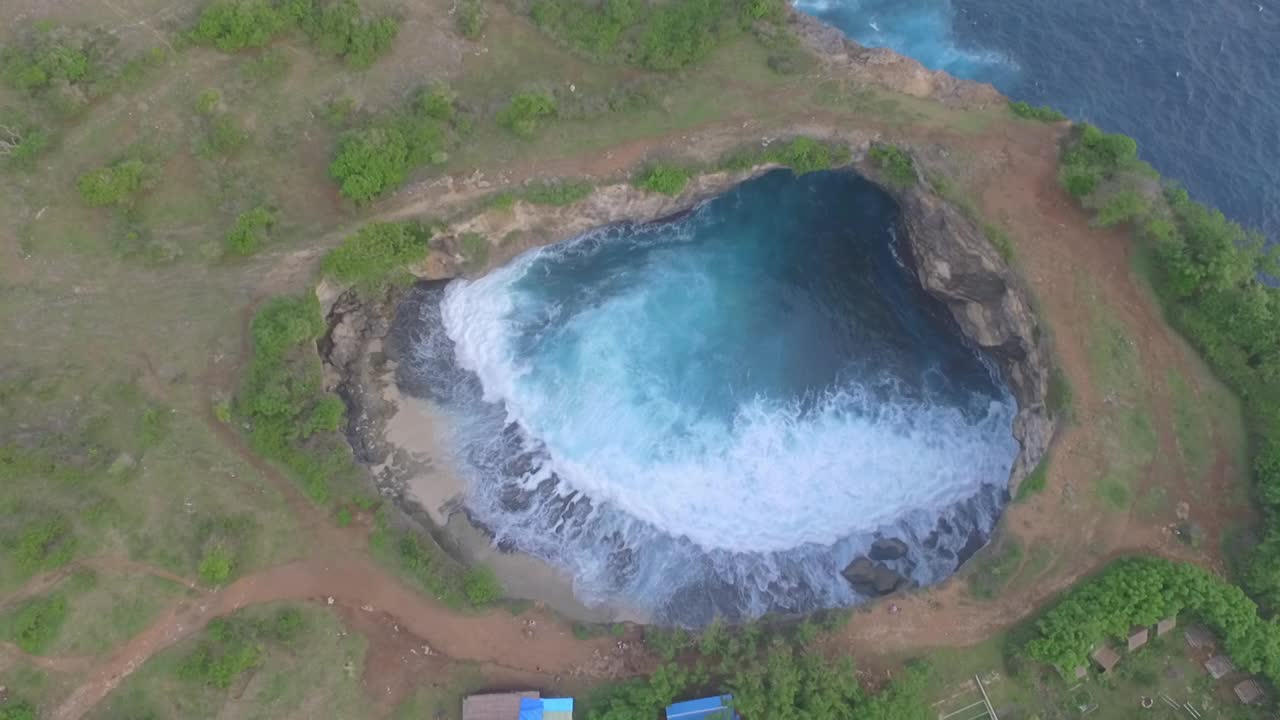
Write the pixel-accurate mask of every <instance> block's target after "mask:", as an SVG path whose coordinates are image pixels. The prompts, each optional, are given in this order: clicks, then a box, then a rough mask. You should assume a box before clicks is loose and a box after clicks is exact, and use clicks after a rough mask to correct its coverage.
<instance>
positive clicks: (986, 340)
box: [889, 181, 1054, 493]
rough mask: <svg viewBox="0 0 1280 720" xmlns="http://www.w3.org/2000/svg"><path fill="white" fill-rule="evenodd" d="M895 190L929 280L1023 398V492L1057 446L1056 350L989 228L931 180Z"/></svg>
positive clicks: (1013, 476) (1019, 474)
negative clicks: (1052, 405)
mask: <svg viewBox="0 0 1280 720" xmlns="http://www.w3.org/2000/svg"><path fill="white" fill-rule="evenodd" d="M889 189H890V192H892V193H893V195H894V197H895V198H896V199H897V201H898V206H899V209H900V215H899V224H900V226H901V227H900V230H901V231H902V232H901V237H902V238H903V239H904V240H905V241H906V245H907V247H908V249H909V250H910V253H911V259H912V261H913V264H914V267H915V272H916V274H917V276H918V277H919V279H920V284H921V286H922V287H923V288H924V289H925V291H926V292H928V293H929V294H930V295H932V296H933V297H935V298H937V299H938V300H941V301H942V302H943V304H945V305H946V306H947V308H949V309H950V311H951V315H952V317H954V318H955V320H956V323H957V324H959V326H960V330H961V331H962V332H963V333H964V334H965V336H966V337H968V338H969V339H970V340H971V341H972V342H973V343H974V344H976V345H977V346H978V347H980V348H982V350H983V351H985V352H986V354H987V355H988V356H989V357H990V358H992V359H993V360H995V361H996V363H997V364H998V365H999V366H1000V369H1001V371H1002V373H1003V375H1004V379H1005V382H1007V383H1008V385H1009V388H1010V390H1011V391H1012V393H1013V396H1014V398H1015V399H1016V400H1017V402H1018V414H1017V416H1016V417H1015V418H1014V421H1013V436H1014V438H1015V439H1016V440H1017V441H1018V445H1019V447H1020V448H1021V450H1020V452H1019V453H1018V456H1017V458H1016V459H1015V460H1014V464H1013V468H1012V471H1011V472H1010V474H1009V492H1010V493H1016V492H1017V489H1018V484H1019V483H1021V482H1022V480H1023V478H1025V477H1026V476H1027V475H1028V474H1030V473H1031V471H1032V470H1034V469H1035V467H1036V465H1037V464H1038V463H1039V462H1040V459H1041V458H1042V457H1043V456H1044V454H1045V452H1046V451H1047V450H1048V449H1049V442H1050V440H1052V438H1053V431H1054V422H1053V418H1052V417H1051V416H1050V414H1049V410H1048V408H1047V407H1046V405H1045V398H1046V397H1047V395H1048V390H1049V368H1050V364H1049V354H1048V350H1047V348H1046V347H1045V346H1044V343H1043V341H1042V339H1041V332H1040V328H1039V320H1038V319H1037V317H1036V314H1035V311H1034V310H1033V308H1032V305H1031V300H1030V293H1029V292H1028V291H1027V290H1026V288H1025V287H1024V286H1023V285H1022V283H1021V282H1020V281H1019V280H1018V278H1017V276H1016V275H1014V273H1013V271H1012V270H1011V269H1010V268H1009V264H1008V263H1007V262H1005V260H1004V258H1002V257H1001V256H1000V253H999V252H998V251H997V250H996V249H995V247H994V246H993V245H992V244H991V241H990V240H988V239H987V236H986V235H985V234H984V233H983V232H982V230H980V229H979V228H978V227H977V226H976V225H975V224H974V223H973V222H972V221H971V220H969V218H967V217H966V216H965V215H964V214H963V213H962V212H961V211H960V210H959V209H957V208H956V207H955V206H954V205H952V204H951V203H950V202H947V201H946V200H944V199H943V198H941V197H939V196H938V195H937V194H935V193H933V192H932V191H931V190H929V189H928V188H927V186H926V185H925V184H924V183H923V181H921V182H918V183H917V184H916V185H914V186H912V187H910V188H906V189H901V188H899V189H893V188H892V187H890V188H889Z"/></svg>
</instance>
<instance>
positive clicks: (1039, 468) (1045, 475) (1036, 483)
mask: <svg viewBox="0 0 1280 720" xmlns="http://www.w3.org/2000/svg"><path fill="white" fill-rule="evenodd" d="M1048 484H1049V454H1048V453H1045V454H1044V457H1042V458H1040V463H1039V464H1038V465H1036V469H1035V470H1032V471H1031V473H1030V474H1028V475H1027V476H1026V477H1025V478H1023V479H1022V483H1021V484H1019V485H1018V496H1017V497H1016V498H1015V501H1016V502H1026V501H1027V500H1029V499H1030V498H1032V497H1033V496H1035V495H1038V494H1039V493H1040V492H1042V491H1043V490H1044V489H1045V486H1047V485H1048Z"/></svg>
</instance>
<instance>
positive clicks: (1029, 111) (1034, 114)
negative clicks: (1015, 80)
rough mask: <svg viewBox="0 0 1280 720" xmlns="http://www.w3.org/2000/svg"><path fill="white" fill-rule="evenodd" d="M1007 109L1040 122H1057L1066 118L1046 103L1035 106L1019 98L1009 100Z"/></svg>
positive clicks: (1019, 115) (1021, 116)
mask: <svg viewBox="0 0 1280 720" xmlns="http://www.w3.org/2000/svg"><path fill="white" fill-rule="evenodd" d="M1009 110H1010V111H1012V112H1013V114H1014V115H1017V116H1018V117H1020V118H1026V119H1028V120H1039V121H1040V122H1058V121H1060V120H1066V119H1067V116H1066V115H1063V114H1062V113H1060V112H1058V111H1057V110H1054V109H1053V108H1051V107H1049V106H1048V105H1041V106H1040V107H1035V106H1034V105H1031V104H1030V103H1027V102H1023V101H1021V100H1018V101H1017V102H1010V103H1009Z"/></svg>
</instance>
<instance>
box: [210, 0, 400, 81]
mask: <svg viewBox="0 0 1280 720" xmlns="http://www.w3.org/2000/svg"><path fill="white" fill-rule="evenodd" d="M295 28H296V29H298V30H300V31H301V32H302V33H304V34H305V35H306V36H307V38H308V39H310V41H311V44H312V45H313V46H314V47H316V48H317V49H319V50H321V51H323V52H326V53H329V54H331V55H335V56H337V57H340V58H342V59H343V60H344V61H346V63H347V64H348V65H350V66H351V67H353V68H357V69H363V68H367V67H369V66H370V65H372V64H373V63H374V61H375V60H377V59H378V58H379V57H381V56H382V55H384V54H386V52H387V51H388V50H390V49H391V43H392V42H393V41H394V40H395V37H396V33H397V31H398V30H399V22H398V21H397V20H396V19H395V18H392V17H379V18H369V17H365V15H364V13H363V12H362V11H361V9H360V6H359V5H358V4H357V3H356V2H355V0H215V2H213V3H211V4H209V5H207V6H205V8H204V10H203V11H202V12H201V14H200V17H199V19H198V20H197V21H196V25H195V27H194V28H192V29H191V33H190V36H191V39H192V40H193V41H195V42H197V43H199V44H202V45H210V46H213V47H215V48H217V49H219V50H222V51H224V52H235V51H237V50H244V49H246V48H261V47H264V46H266V45H267V44H269V43H270V42H271V41H273V40H275V39H276V37H278V36H279V35H281V34H282V33H284V32H286V31H288V30H290V29H295Z"/></svg>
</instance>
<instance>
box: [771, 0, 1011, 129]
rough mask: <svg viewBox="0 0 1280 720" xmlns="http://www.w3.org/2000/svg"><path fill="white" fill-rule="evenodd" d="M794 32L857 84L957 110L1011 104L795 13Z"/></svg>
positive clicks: (983, 86)
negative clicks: (870, 46) (871, 85)
mask: <svg viewBox="0 0 1280 720" xmlns="http://www.w3.org/2000/svg"><path fill="white" fill-rule="evenodd" d="M787 25H788V29H790V30H791V31H792V32H793V33H794V34H795V36H796V37H798V38H799V39H800V41H801V42H802V43H803V44H804V45H805V46H807V47H808V48H809V49H810V50H812V51H813V52H814V53H816V54H817V55H818V56H819V57H820V58H822V59H823V60H824V61H826V62H827V63H828V64H830V65H832V66H834V67H838V68H840V69H841V70H842V75H843V77H845V78H848V79H849V80H852V81H854V82H861V83H867V84H873V85H879V86H880V87H883V88H885V89H887V90H892V91H894V92H899V93H902V94H904V95H911V96H914V97H931V98H934V99H936V100H939V101H941V102H943V103H946V104H948V105H952V106H956V107H983V106H986V105H991V104H1003V103H1005V102H1007V101H1006V100H1005V98H1004V96H1003V95H1001V94H1000V92H999V91H998V90H996V89H995V88H994V87H992V86H991V85H988V84H987V83H979V82H974V81H972V80H960V79H958V78H954V77H952V76H950V75H948V74H947V73H945V72H942V71H940V70H930V69H928V68H926V67H925V66H923V65H921V64H920V63H919V62H918V61H916V60H913V59H912V58H909V57H905V56H903V55H899V54H898V53H896V52H894V51H892V50H889V49H888V48H869V47H864V46H862V45H859V44H858V43H856V42H854V41H853V40H850V39H849V38H847V37H845V35H844V33H843V32H841V31H840V29H839V28H836V27H832V26H831V25H828V24H827V23H825V22H823V21H821V20H819V19H817V18H815V17H813V16H810V15H806V14H804V13H802V12H800V11H798V10H794V9H793V10H791V15H790V17H789V18H788V23H787Z"/></svg>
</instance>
